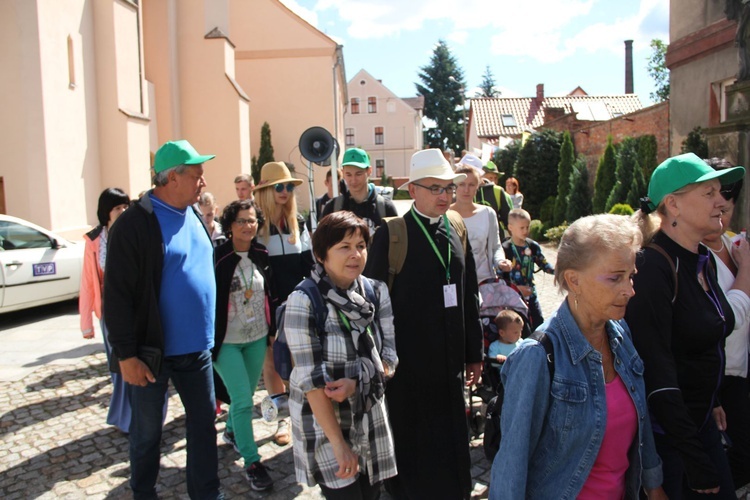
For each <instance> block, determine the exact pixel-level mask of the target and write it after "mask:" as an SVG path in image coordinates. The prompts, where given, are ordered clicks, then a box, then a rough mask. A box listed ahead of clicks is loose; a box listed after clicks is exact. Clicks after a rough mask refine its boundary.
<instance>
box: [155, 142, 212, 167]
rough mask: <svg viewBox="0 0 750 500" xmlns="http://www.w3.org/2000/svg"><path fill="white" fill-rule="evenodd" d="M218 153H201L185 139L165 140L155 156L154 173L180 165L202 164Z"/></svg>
mask: <svg viewBox="0 0 750 500" xmlns="http://www.w3.org/2000/svg"><path fill="white" fill-rule="evenodd" d="M215 157H216V155H199V154H198V151H196V150H195V148H194V147H193V146H191V145H190V143H189V142H188V141H186V140H185V139H181V140H179V141H169V142H165V143H164V144H163V145H162V147H160V148H159V150H158V151H157V152H156V156H155V157H154V173H156V174H158V173H159V172H164V171H165V170H169V169H170V168H174V167H177V166H179V165H200V164H201V163H203V162H206V161H208V160H212V159H214V158H215Z"/></svg>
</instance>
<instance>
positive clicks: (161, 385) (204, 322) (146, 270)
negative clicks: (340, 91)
mask: <svg viewBox="0 0 750 500" xmlns="http://www.w3.org/2000/svg"><path fill="white" fill-rule="evenodd" d="M213 158H214V155H200V154H198V152H197V151H196V150H195V148H193V146H191V145H190V143H189V142H188V141H185V140H180V141H173V142H167V143H165V144H164V145H163V146H162V147H161V148H159V150H158V151H157V152H156V157H155V159H154V177H153V183H154V186H155V187H154V189H152V190H150V191H148V192H147V193H146V194H144V195H143V196H142V197H141V199H140V200H139V201H138V202H137V203H135V204H134V206H133V207H132V208H130V209H129V210H126V211H125V212H124V213H123V214H122V215H121V216H120V217H119V218H118V219H117V222H116V223H115V225H114V226H112V231H111V233H110V234H109V242H108V245H107V261H106V266H105V272H104V295H105V296H106V297H107V299H106V300H105V301H103V306H104V315H105V317H106V318H107V327H108V329H109V341H110V344H111V345H112V349H113V353H114V357H113V360H114V363H116V364H117V367H118V368H119V369H120V371H121V373H122V377H123V379H124V380H125V382H127V383H128V384H129V387H130V402H131V406H132V410H133V417H132V423H131V426H130V436H129V438H130V439H129V440H130V487H131V489H132V490H133V497H134V498H156V490H155V485H156V478H157V476H158V473H159V456H160V451H159V447H160V444H159V443H160V442H161V433H162V422H163V420H164V415H163V407H164V397H165V395H166V393H167V388H168V385H169V380H170V379H171V380H172V382H173V384H174V387H175V388H177V392H178V393H179V394H180V399H181V401H182V404H183V406H184V407H185V414H186V415H187V419H186V422H187V436H188V438H187V439H188V443H187V449H188V462H187V463H188V466H187V492H188V495H189V496H190V498H202V499H208V500H214V499H217V498H223V496H222V495H221V493H220V491H219V477H218V472H217V471H218V456H217V448H216V427H215V425H214V418H215V404H216V403H215V399H214V382H213V370H212V363H211V348H212V347H213V345H214V316H215V309H216V306H215V302H216V282H215V278H214V264H213V254H214V252H213V245H212V243H211V235H210V234H209V233H208V231H207V230H206V226H205V225H204V224H203V221H202V219H201V217H200V215H199V214H198V212H197V211H196V210H195V208H194V207H193V205H194V204H196V203H197V202H198V201H199V199H200V195H201V191H202V190H203V188H204V187H206V181H205V179H204V178H203V163H204V162H206V161H208V160H211V159H213Z"/></svg>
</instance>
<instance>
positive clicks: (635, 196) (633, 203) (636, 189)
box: [627, 165, 648, 210]
mask: <svg viewBox="0 0 750 500" xmlns="http://www.w3.org/2000/svg"><path fill="white" fill-rule="evenodd" d="M647 190H648V184H647V183H646V179H645V177H644V175H643V169H642V168H640V166H639V165H636V168H635V169H634V170H633V182H632V183H631V184H630V191H629V192H628V199H627V204H628V205H630V207H631V208H632V209H633V210H638V209H639V208H640V206H641V198H642V197H644V196H646V191H647Z"/></svg>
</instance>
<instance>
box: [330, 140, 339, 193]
mask: <svg viewBox="0 0 750 500" xmlns="http://www.w3.org/2000/svg"><path fill="white" fill-rule="evenodd" d="M338 149H339V148H338V144H336V145H335V146H334V147H333V153H331V183H332V184H333V197H334V198H335V197H337V196H338V195H339V151H338Z"/></svg>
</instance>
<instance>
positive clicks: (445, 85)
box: [415, 40, 466, 156]
mask: <svg viewBox="0 0 750 500" xmlns="http://www.w3.org/2000/svg"><path fill="white" fill-rule="evenodd" d="M451 77H453V80H451ZM419 79H420V80H421V83H416V84H415V85H416V87H417V93H419V94H420V95H422V96H424V116H425V117H426V118H428V119H430V120H432V121H434V122H435V126H434V127H432V128H426V129H425V130H424V142H425V144H426V145H427V146H428V147H431V148H440V149H443V150H444V149H445V148H451V149H452V150H453V151H462V150H463V149H464V144H465V142H464V123H463V112H462V109H461V107H462V106H464V104H465V103H464V99H465V97H464V95H463V94H462V92H464V89H465V87H466V84H465V83H464V76H463V70H462V69H461V68H460V67H459V66H458V62H457V61H456V59H455V58H454V57H453V55H452V54H451V52H450V49H449V48H448V46H447V45H446V43H445V42H444V41H443V40H439V41H438V43H437V45H436V46H435V49H434V50H433V52H432V57H431V58H430V63H429V64H428V65H426V66H422V67H421V68H420V71H419ZM457 156H460V155H457Z"/></svg>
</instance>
